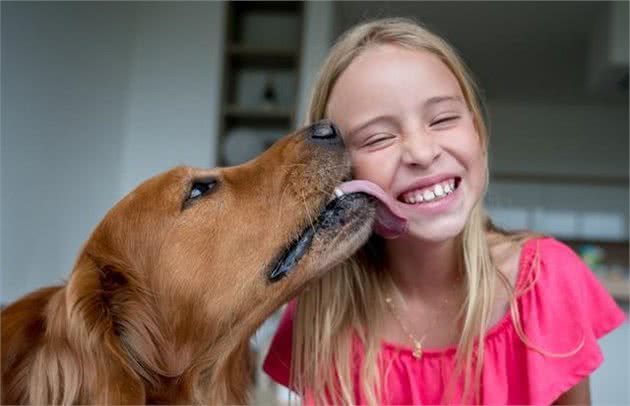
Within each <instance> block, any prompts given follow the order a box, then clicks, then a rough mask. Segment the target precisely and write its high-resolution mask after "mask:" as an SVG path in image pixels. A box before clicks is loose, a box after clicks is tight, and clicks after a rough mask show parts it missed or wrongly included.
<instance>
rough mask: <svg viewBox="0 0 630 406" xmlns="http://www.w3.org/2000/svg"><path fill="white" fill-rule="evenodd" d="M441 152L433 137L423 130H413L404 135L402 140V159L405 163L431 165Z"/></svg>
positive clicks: (424, 166) (422, 165)
mask: <svg viewBox="0 0 630 406" xmlns="http://www.w3.org/2000/svg"><path fill="white" fill-rule="evenodd" d="M441 152H442V150H441V148H440V145H439V144H438V143H436V142H435V139H434V138H433V137H432V136H431V135H429V134H425V133H423V132H414V133H412V134H409V135H408V136H407V137H405V140H404V142H403V151H402V161H403V163H405V164H407V165H413V166H421V167H423V168H426V167H429V166H431V164H432V163H433V161H435V160H436V159H437V158H438V157H439V156H440V153H441Z"/></svg>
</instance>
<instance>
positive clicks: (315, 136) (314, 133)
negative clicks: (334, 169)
mask: <svg viewBox="0 0 630 406" xmlns="http://www.w3.org/2000/svg"><path fill="white" fill-rule="evenodd" d="M307 136H308V138H309V139H310V140H311V141H312V142H313V143H315V144H317V145H321V146H330V147H337V148H342V147H343V139H342V138H341V133H340V132H339V129H338V128H337V127H336V126H335V125H334V124H333V123H332V122H331V121H330V120H322V121H318V122H316V123H315V124H313V125H311V127H310V128H309V129H308V134H307Z"/></svg>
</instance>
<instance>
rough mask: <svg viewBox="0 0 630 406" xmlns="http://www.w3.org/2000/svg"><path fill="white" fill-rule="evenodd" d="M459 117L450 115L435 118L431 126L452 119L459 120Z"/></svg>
mask: <svg viewBox="0 0 630 406" xmlns="http://www.w3.org/2000/svg"><path fill="white" fill-rule="evenodd" d="M458 118H459V116H448V117H443V118H440V119H438V120H435V121H434V122H432V123H431V125H430V126H431V127H434V126H436V125H440V124H445V123H449V122H452V121H455V120H457V119H458Z"/></svg>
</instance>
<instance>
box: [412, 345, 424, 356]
mask: <svg viewBox="0 0 630 406" xmlns="http://www.w3.org/2000/svg"><path fill="white" fill-rule="evenodd" d="M413 357H414V358H415V359H420V358H421V357H422V344H420V343H414V349H413Z"/></svg>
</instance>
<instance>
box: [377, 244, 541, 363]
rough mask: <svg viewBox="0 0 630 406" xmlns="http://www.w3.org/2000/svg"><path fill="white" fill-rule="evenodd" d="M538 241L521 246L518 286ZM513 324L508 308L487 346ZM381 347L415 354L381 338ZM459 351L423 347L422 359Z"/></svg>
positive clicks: (486, 340)
mask: <svg viewBox="0 0 630 406" xmlns="http://www.w3.org/2000/svg"><path fill="white" fill-rule="evenodd" d="M536 241H538V238H533V239H529V240H527V241H525V243H524V244H523V246H522V247H521V252H520V257H519V263H518V271H517V276H516V286H517V287H521V286H523V284H524V283H525V280H526V279H527V276H528V274H529V273H528V272H527V270H526V268H527V267H528V265H529V264H530V259H531V257H532V255H533V253H534V252H535V250H534V249H535V247H536V245H535V244H534V242H536ZM521 297H522V296H518V297H517V298H516V302H517V305H518V303H519V302H520V300H521ZM510 325H512V312H511V311H510V309H509V308H508V310H507V311H506V313H505V315H503V317H501V319H500V320H499V321H497V322H496V323H495V324H494V325H493V326H492V327H490V328H489V329H488V331H486V334H485V337H484V343H485V345H486V346H487V345H488V344H489V343H490V342H491V341H493V340H495V339H496V338H497V337H499V336H500V335H501V334H502V333H504V332H506V331H508V328H509V327H510ZM381 347H382V349H384V350H385V351H388V352H395V353H397V354H401V353H402V354H407V355H409V356H410V357H411V356H413V355H412V353H413V349H411V347H408V346H405V345H403V344H398V343H394V342H391V341H387V340H381ZM456 351H457V345H451V346H448V347H444V348H423V349H422V358H421V360H422V359H424V358H425V357H443V356H453V355H454V354H455V352H456Z"/></svg>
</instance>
